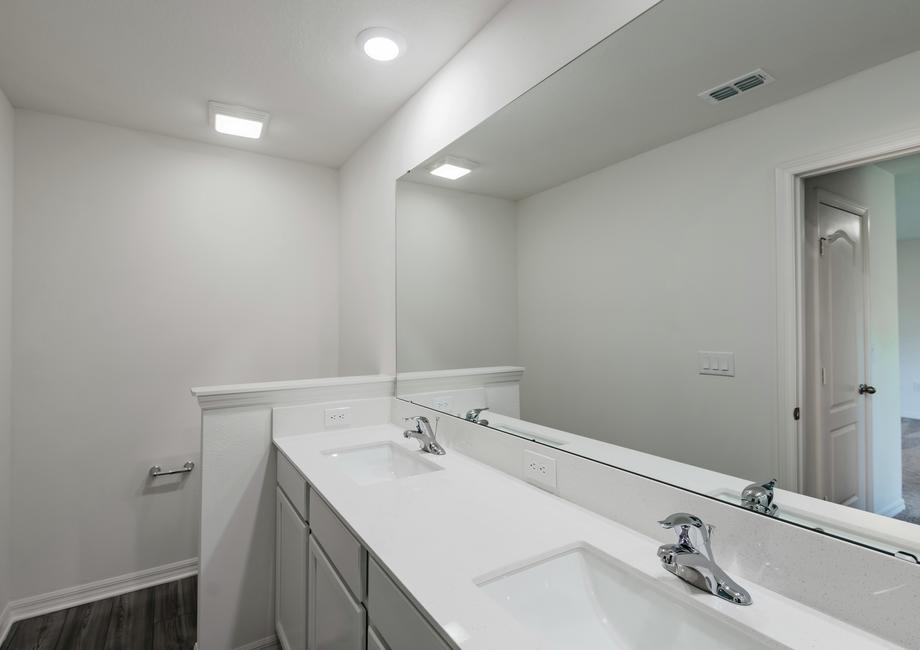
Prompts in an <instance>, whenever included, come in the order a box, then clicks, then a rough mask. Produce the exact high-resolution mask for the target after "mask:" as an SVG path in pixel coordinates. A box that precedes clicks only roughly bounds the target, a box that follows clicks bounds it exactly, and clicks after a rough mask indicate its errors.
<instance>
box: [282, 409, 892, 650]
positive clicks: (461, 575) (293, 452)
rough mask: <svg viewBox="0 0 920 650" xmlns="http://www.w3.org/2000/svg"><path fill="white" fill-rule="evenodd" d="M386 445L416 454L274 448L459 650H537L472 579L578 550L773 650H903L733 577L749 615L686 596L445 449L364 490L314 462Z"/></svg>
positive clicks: (603, 529) (545, 503) (633, 552)
mask: <svg viewBox="0 0 920 650" xmlns="http://www.w3.org/2000/svg"><path fill="white" fill-rule="evenodd" d="M384 441H390V442H394V443H396V444H398V445H400V446H404V447H405V448H406V449H409V450H413V451H414V450H415V449H416V448H417V447H418V444H417V443H416V441H414V440H405V439H403V437H402V430H401V429H399V428H397V427H395V426H393V425H389V424H386V425H379V426H373V427H364V428H357V429H347V430H340V431H327V432H323V433H307V434H303V435H288V436H283V437H280V438H276V439H275V445H276V446H277V447H278V449H279V450H280V451H281V452H282V453H283V454H284V455H285V456H287V458H288V459H289V460H290V461H291V462H292V463H293V464H294V466H295V467H297V468H298V469H299V470H300V472H301V473H302V474H303V475H304V477H305V478H306V479H307V480H308V481H309V483H310V484H311V486H312V487H313V489H315V490H316V491H317V492H318V493H319V494H320V495H321V496H322V497H323V498H324V499H325V500H326V501H327V502H328V503H329V504H330V505H331V506H332V507H333V509H334V510H336V511H337V512H338V514H339V516H340V517H341V518H342V519H343V520H344V521H345V523H346V524H347V525H348V526H349V527H350V528H351V529H352V531H353V532H354V533H355V535H357V537H358V538H359V539H360V540H361V542H362V543H363V544H364V546H365V547H366V548H367V549H368V551H369V552H370V553H371V555H372V556H374V557H375V558H377V560H378V561H379V562H380V563H381V564H382V565H383V566H384V567H386V569H387V570H388V571H389V572H390V573H391V574H392V575H393V576H395V577H396V579H397V580H398V581H399V582H400V583H401V584H402V586H403V587H404V589H405V590H406V591H408V592H409V593H410V594H411V596H412V597H413V598H414V599H415V600H416V601H417V602H418V603H419V604H420V605H421V606H422V607H424V609H425V610H426V611H427V612H428V614H429V615H430V616H431V617H432V618H433V619H434V620H435V621H436V622H437V624H438V625H440V626H441V628H443V629H444V630H445V631H446V632H447V634H448V635H449V636H450V637H451V638H452V639H453V641H454V643H455V644H456V645H457V646H458V647H459V648H462V649H463V650H512V649H518V648H520V649H525V648H526V649H527V650H541V649H545V648H546V646H545V645H544V644H543V643H542V642H541V640H540V639H539V638H536V637H535V636H534V635H533V634H532V633H531V632H530V631H529V630H527V629H525V628H524V627H523V626H521V625H520V624H519V623H518V622H517V621H516V620H515V619H513V618H512V616H511V614H510V613H508V612H507V611H506V610H505V609H504V608H503V607H501V605H499V603H497V602H496V601H495V600H494V599H493V598H492V597H491V596H489V595H488V594H487V593H485V592H484V591H483V590H482V589H480V588H479V587H478V586H477V585H476V583H475V580H476V579H478V578H481V577H483V576H485V575H487V574H494V572H495V571H496V570H499V569H502V568H504V567H508V566H510V565H515V564H520V563H521V562H522V561H526V560H528V559H531V558H535V557H537V556H541V555H544V554H546V553H547V552H550V551H554V550H557V549H560V548H563V547H566V546H569V545H572V544H573V543H578V542H582V543H587V544H590V545H592V546H594V547H596V548H597V549H599V550H601V551H604V552H605V553H608V554H609V555H611V556H613V557H614V558H617V559H619V560H621V561H623V562H625V563H627V564H629V565H631V566H632V567H633V568H635V569H636V570H638V571H640V572H641V573H643V574H646V575H647V576H650V577H651V578H652V579H654V580H656V581H658V582H660V583H662V584H664V585H666V586H667V588H668V589H673V590H674V591H675V593H677V594H679V595H680V597H681V598H686V599H688V601H692V602H693V605H694V606H695V607H702V608H709V609H710V610H713V611H714V612H716V613H719V614H722V615H724V616H726V617H728V618H729V619H731V620H732V621H734V622H735V623H737V624H740V625H741V626H743V627H745V628H751V629H754V630H757V631H758V632H759V633H760V634H762V635H764V636H766V637H767V638H769V639H770V640H771V641H773V642H775V643H776V644H777V647H783V646H788V647H791V648H803V649H804V648H809V649H812V648H813V649H818V648H826V649H828V650H830V649H833V650H839V649H840V648H860V649H865V650H871V649H875V648H889V649H890V648H898V647H899V646H897V645H894V644H892V643H889V642H886V641H884V640H881V639H879V638H877V637H875V636H873V635H871V634H869V633H868V632H864V631H862V630H860V629H858V628H855V627H853V626H851V625H848V624H846V623H844V622H842V621H838V620H836V619H833V618H831V617H829V616H827V615H826V614H822V613H821V612H818V611H816V610H814V609H811V608H808V607H806V606H804V605H802V604H800V603H798V602H795V601H793V600H790V599H789V598H786V597H784V596H781V595H779V594H776V593H774V592H771V591H769V590H767V589H764V588H763V587H760V586H758V585H756V584H753V583H751V582H750V581H748V580H745V579H743V577H741V576H737V575H733V576H732V577H733V578H735V579H736V580H737V581H738V582H739V583H740V584H741V585H742V586H744V587H745V588H746V589H748V591H749V592H750V593H751V595H752V597H753V599H754V604H753V605H751V606H749V607H742V606H738V605H733V604H731V603H728V602H725V601H722V600H720V599H718V598H715V597H714V596H711V595H709V594H706V593H704V592H701V591H699V590H697V589H694V588H692V587H690V586H689V585H686V584H685V583H683V582H682V581H680V580H679V579H678V578H677V577H675V576H674V575H672V574H671V573H669V572H667V571H665V570H664V569H663V568H662V567H661V566H660V564H659V561H658V557H657V556H656V549H657V548H658V545H659V542H657V541H655V540H653V539H651V538H649V537H646V536H644V535H640V534H639V533H637V532H635V531H633V530H631V529H629V528H626V527H624V526H621V525H619V524H617V523H615V522H613V521H611V520H609V519H606V518H604V517H601V516H599V515H597V514H594V513H592V512H590V511H588V510H585V509H583V508H581V507H579V506H577V505H574V504H572V503H569V502H567V501H564V500H562V499H560V498H558V497H556V496H554V495H552V494H549V493H548V492H545V491H543V490H541V489H539V488H536V487H533V486H531V485H529V484H527V483H524V482H522V481H519V480H517V479H515V478H512V477H510V476H507V475H506V474H503V473H501V472H499V471H498V470H495V469H493V468H491V467H488V466H486V465H483V464H481V463H479V462H477V461H475V460H473V459H471V458H469V457H467V456H463V455H462V454H460V453H458V452H456V451H454V450H452V449H448V450H447V455H445V456H432V455H427V454H426V455H425V458H426V460H428V461H429V462H433V463H435V464H437V465H440V466H441V467H443V468H444V470H445V471H436V472H429V473H426V474H420V475H416V476H410V477H407V478H401V479H397V480H391V481H385V482H381V483H375V484H372V485H366V486H359V485H357V484H356V483H355V482H353V481H352V480H351V479H350V478H349V477H348V476H347V475H345V474H344V473H343V472H342V471H341V469H340V468H339V467H337V465H336V463H335V461H334V460H333V459H331V458H329V457H328V456H325V455H323V453H322V452H324V451H328V450H331V449H339V448H343V447H350V446H353V445H354V446H359V445H365V444H368V443H374V442H384ZM611 498H624V497H623V496H622V495H620V496H617V495H611ZM625 498H628V497H625ZM660 514H661V513H649V517H655V516H656V515H660ZM716 551H717V553H718V548H717V549H716ZM717 559H718V554H717Z"/></svg>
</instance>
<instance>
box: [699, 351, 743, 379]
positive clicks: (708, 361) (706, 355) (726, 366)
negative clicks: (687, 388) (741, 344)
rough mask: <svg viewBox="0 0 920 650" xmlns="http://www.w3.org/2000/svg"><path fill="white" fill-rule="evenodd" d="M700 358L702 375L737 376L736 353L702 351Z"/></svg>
mask: <svg viewBox="0 0 920 650" xmlns="http://www.w3.org/2000/svg"><path fill="white" fill-rule="evenodd" d="M697 356H698V357H699V372H700V374H701V375H719V376H721V377H734V376H735V353H734V352H711V351H706V350H701V351H700V352H698V353H697Z"/></svg>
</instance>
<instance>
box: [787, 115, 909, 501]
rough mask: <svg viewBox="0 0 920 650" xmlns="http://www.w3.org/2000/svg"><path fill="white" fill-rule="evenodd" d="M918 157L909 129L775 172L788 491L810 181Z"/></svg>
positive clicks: (798, 443)
mask: <svg viewBox="0 0 920 650" xmlns="http://www.w3.org/2000/svg"><path fill="white" fill-rule="evenodd" d="M916 153H920V129H910V130H908V131H901V132H898V133H894V134H891V135H888V136H884V137H880V138H874V139H871V140H865V141H862V142H859V143H856V144H850V145H847V146H844V147H840V148H837V149H834V150H831V151H826V152H824V153H819V154H816V155H812V156H808V157H804V158H799V159H796V160H792V161H789V162H787V163H784V164H781V165H779V166H777V167H776V169H775V183H776V223H775V227H776V233H775V235H776V240H775V267H774V272H775V278H776V338H777V346H776V354H777V359H776V367H777V373H776V374H777V397H778V399H777V420H776V422H777V431H776V434H777V435H776V441H777V450H776V453H777V460H778V463H777V469H778V472H777V473H778V477H777V478H778V479H779V484H780V485H781V486H782V487H783V488H784V489H788V490H792V491H795V492H798V491H799V490H800V489H801V486H802V476H803V475H804V466H803V462H804V453H803V452H804V438H803V435H802V423H803V422H804V420H803V419H802V418H799V419H798V420H796V419H795V418H794V417H793V414H794V412H796V409H801V408H802V407H803V406H804V398H805V395H804V388H805V355H804V342H805V329H804V328H805V319H804V315H805V311H804V278H803V271H804V246H805V179H807V178H811V177H813V176H821V175H823V174H829V173H832V172H836V171H842V170H844V169H850V168H852V167H859V166H862V165H867V164H871V163H876V162H882V161H884V160H890V159H891V158H900V157H901V156H909V155H911V154H916ZM870 509H871V508H870Z"/></svg>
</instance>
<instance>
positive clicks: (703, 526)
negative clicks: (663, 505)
mask: <svg viewBox="0 0 920 650" xmlns="http://www.w3.org/2000/svg"><path fill="white" fill-rule="evenodd" d="M658 524H659V525H660V526H661V527H662V528H665V529H671V528H678V529H679V530H678V531H677V539H678V544H679V545H680V546H683V547H684V548H685V549H687V550H688V551H691V552H696V553H703V554H704V555H706V556H707V557H709V558H712V547H711V546H710V541H711V539H712V534H713V533H714V532H716V527H715V526H713V525H711V524H707V523H705V522H704V521H703V520H702V519H700V518H699V517H697V516H696V515H691V514H689V513H686V512H675V513H674V514H673V515H671V516H669V517H665V518H664V519H662V520H661V521H659V522H658ZM691 530H695V531H696V532H697V534H698V535H699V536H700V539H701V540H702V547H703V548H702V549H700V548H698V547H697V544H696V543H694V541H693V539H692V538H691V534H690V532H691Z"/></svg>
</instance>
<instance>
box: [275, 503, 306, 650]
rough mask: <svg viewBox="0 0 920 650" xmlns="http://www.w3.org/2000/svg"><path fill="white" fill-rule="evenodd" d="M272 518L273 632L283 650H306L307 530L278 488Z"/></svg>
mask: <svg viewBox="0 0 920 650" xmlns="http://www.w3.org/2000/svg"><path fill="white" fill-rule="evenodd" d="M275 516H276V519H275V630H276V631H277V634H278V638H279V639H280V641H281V646H282V648H284V649H285V650H306V648H307V616H306V612H307V575H308V573H307V571H308V569H307V544H308V538H309V529H308V528H307V524H306V523H305V522H304V521H303V520H302V519H301V518H300V515H299V514H298V512H297V510H296V509H295V508H294V506H293V505H292V504H291V502H290V500H289V499H288V498H287V496H285V493H284V491H283V490H282V489H281V488H280V487H278V488H277V490H276V508H275Z"/></svg>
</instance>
